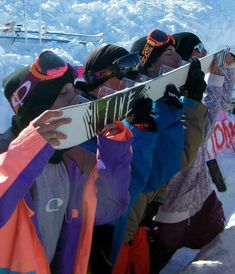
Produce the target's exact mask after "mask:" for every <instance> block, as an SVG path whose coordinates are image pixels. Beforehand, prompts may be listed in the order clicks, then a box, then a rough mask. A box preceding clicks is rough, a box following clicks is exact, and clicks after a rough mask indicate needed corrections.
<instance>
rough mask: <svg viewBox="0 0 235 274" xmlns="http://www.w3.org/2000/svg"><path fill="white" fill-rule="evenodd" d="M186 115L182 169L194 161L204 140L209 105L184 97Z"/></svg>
mask: <svg viewBox="0 0 235 274" xmlns="http://www.w3.org/2000/svg"><path fill="white" fill-rule="evenodd" d="M182 102H183V104H184V115H183V116H182V119H181V121H182V122H183V125H184V135H185V137H184V138H185V142H184V151H183V155H182V156H183V157H182V166H181V168H182V169H186V168H188V167H189V166H190V165H191V164H192V162H193V161H194V159H195V157H196V154H197V151H198V149H199V147H200V145H201V143H202V141H203V136H204V128H205V121H206V115H207V107H206V106H205V105H203V104H202V103H199V102H197V101H195V100H192V99H189V98H185V97H183V99H182Z"/></svg>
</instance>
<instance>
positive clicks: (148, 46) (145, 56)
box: [140, 33, 175, 66]
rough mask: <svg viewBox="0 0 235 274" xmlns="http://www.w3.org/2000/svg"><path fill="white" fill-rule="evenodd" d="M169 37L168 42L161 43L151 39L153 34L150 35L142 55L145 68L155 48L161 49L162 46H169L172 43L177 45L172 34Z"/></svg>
mask: <svg viewBox="0 0 235 274" xmlns="http://www.w3.org/2000/svg"><path fill="white" fill-rule="evenodd" d="M167 37H168V39H167V41H166V42H159V41H156V40H154V39H153V38H151V33H149V35H148V37H147V41H146V43H145V45H144V48H143V50H142V52H141V55H140V58H141V61H142V64H143V66H144V65H145V64H146V63H147V61H148V59H149V57H150V55H151V54H152V52H153V49H154V48H155V47H161V46H162V45H165V44H168V43H169V42H170V41H172V44H173V45H175V39H174V38H173V37H172V36H171V35H170V34H167Z"/></svg>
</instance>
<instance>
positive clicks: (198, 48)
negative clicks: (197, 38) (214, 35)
mask: <svg viewBox="0 0 235 274" xmlns="http://www.w3.org/2000/svg"><path fill="white" fill-rule="evenodd" d="M193 49H196V50H197V51H198V52H199V53H203V52H204V51H205V50H206V49H205V46H204V44H203V43H202V42H200V43H199V44H197V45H196V46H195V47H194V48H193Z"/></svg>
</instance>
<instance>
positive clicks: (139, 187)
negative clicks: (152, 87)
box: [111, 99, 184, 262]
mask: <svg viewBox="0 0 235 274" xmlns="http://www.w3.org/2000/svg"><path fill="white" fill-rule="evenodd" d="M154 111H155V120H156V122H157V128H158V131H157V134H156V135H155V136H154V135H153V134H154V133H150V132H147V133H146V132H142V133H141V134H142V135H144V136H143V138H145V136H146V134H151V135H150V136H152V140H151V142H150V140H149V141H148V142H146V143H143V144H141V145H140V146H138V147H135V140H138V135H136V133H135V131H136V130H135V129H134V130H133V136H134V140H133V160H132V163H131V167H132V171H131V183H130V189H129V190H130V196H131V200H130V204H129V207H128V210H127V211H126V212H125V214H123V215H122V216H121V217H120V218H119V219H118V220H116V221H115V222H114V223H113V225H114V234H113V242H112V247H113V248H112V255H111V261H112V262H114V261H115V259H116V256H117V254H118V252H119V250H120V247H121V245H122V244H123V242H124V237H125V231H126V226H127V222H128V216H129V213H130V210H131V208H132V206H133V205H134V204H135V202H136V201H137V199H138V197H139V196H140V195H141V193H143V192H144V193H145V192H146V193H147V192H152V191H156V190H157V189H158V188H159V187H160V186H161V185H163V184H166V183H167V182H168V181H169V180H170V178H171V177H172V176H173V175H174V174H175V173H176V172H177V171H178V170H179V169H180V166H181V163H180V159H182V152H183V146H184V130H183V124H182V122H181V121H180V118H181V116H182V113H183V110H182V109H177V108H174V107H172V106H169V105H167V104H166V103H165V102H164V100H163V99H160V100H158V101H157V104H155V106H154ZM125 124H126V125H127V126H128V124H127V122H126V123H125ZM160 136H161V138H160V140H159V137H160ZM143 147H144V149H143ZM140 150H141V151H140ZM139 152H140V153H139ZM164 155H171V157H164ZM173 159H174V160H173ZM176 159H177V160H176ZM150 178H151V180H150ZM144 199H145V198H144ZM144 208H145V206H143V207H142V208H141V209H142V210H144ZM132 236H133V235H132Z"/></svg>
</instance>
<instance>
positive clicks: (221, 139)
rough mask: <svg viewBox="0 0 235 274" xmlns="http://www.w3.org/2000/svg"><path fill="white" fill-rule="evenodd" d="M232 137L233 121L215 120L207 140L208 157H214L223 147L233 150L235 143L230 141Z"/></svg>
mask: <svg viewBox="0 0 235 274" xmlns="http://www.w3.org/2000/svg"><path fill="white" fill-rule="evenodd" d="M234 137H235V123H234V122H233V121H228V120H224V121H220V122H216V124H215V127H214V129H213V133H212V134H211V137H210V139H209V140H208V146H207V156H208V159H211V158H215V157H216V156H217V154H218V153H219V152H221V151H222V150H223V149H224V148H225V147H227V148H229V149H231V150H232V151H235V144H233V142H232V141H233V138H234Z"/></svg>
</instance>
